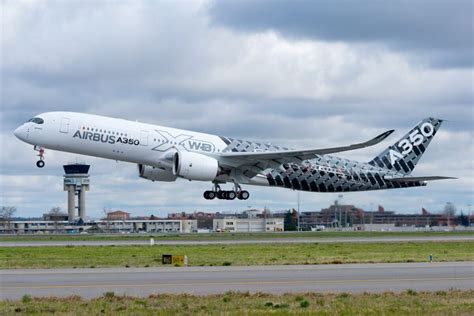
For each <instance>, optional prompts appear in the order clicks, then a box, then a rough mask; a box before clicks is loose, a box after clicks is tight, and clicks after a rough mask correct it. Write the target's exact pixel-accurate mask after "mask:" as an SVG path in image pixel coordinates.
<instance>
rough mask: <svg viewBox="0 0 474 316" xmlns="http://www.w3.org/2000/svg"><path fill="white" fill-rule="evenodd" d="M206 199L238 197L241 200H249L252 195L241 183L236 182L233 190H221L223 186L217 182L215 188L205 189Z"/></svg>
mask: <svg viewBox="0 0 474 316" xmlns="http://www.w3.org/2000/svg"><path fill="white" fill-rule="evenodd" d="M203 196H204V198H205V199H206V200H214V199H215V198H218V199H219V200H235V199H236V198H237V199H239V200H247V199H248V198H249V197H250V194H249V192H248V191H245V190H242V188H241V187H240V185H238V184H236V183H235V184H234V190H233V191H224V190H221V187H220V186H219V185H218V184H217V183H215V184H214V188H213V189H212V190H211V191H205V192H204V194H203Z"/></svg>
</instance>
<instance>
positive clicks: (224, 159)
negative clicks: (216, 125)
mask: <svg viewBox="0 0 474 316" xmlns="http://www.w3.org/2000/svg"><path fill="white" fill-rule="evenodd" d="M392 133H393V130H390V131H387V132H385V133H382V134H380V135H378V136H377V137H375V138H373V139H371V140H369V141H366V142H363V143H357V144H352V145H349V146H343V147H332V148H321V149H306V150H282V151H266V152H224V153H220V154H219V155H216V158H217V159H218V160H219V162H220V163H221V164H223V165H226V166H229V167H234V168H239V167H242V166H248V167H250V168H246V169H247V170H250V169H253V170H254V172H253V173H258V172H260V171H263V170H264V169H266V168H268V167H275V166H280V165H281V164H283V163H288V162H302V161H304V160H308V159H313V158H315V155H326V154H332V153H338V152H342V151H348V150H354V149H360V148H364V147H368V146H373V145H375V144H378V143H380V142H381V141H383V140H384V139H385V138H387V137H388V136H389V135H390V134H392Z"/></svg>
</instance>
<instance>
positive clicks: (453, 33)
mask: <svg viewBox="0 0 474 316" xmlns="http://www.w3.org/2000/svg"><path fill="white" fill-rule="evenodd" d="M472 12H473V4H472V1H469V0H456V1H449V2H447V1H442V0H435V1H433V0H417V1H408V0H398V1H392V2H390V3H385V2H379V1H370V0H366V1H357V2H356V1H340V2H338V3H337V4H335V3H334V2H333V1H330V0H319V1H297V2H294V1H272V2H270V1H254V0H243V1H236V0H233V1H222V2H220V1H215V2H213V4H212V5H211V8H210V16H211V18H212V21H213V22H214V23H216V24H218V25H224V26H227V27H230V28H232V29H235V30H239V31H244V32H249V33H253V32H265V31H267V30H275V31H277V32H279V33H281V34H283V35H284V36H288V37H290V38H309V39H315V40H323V41H329V42H351V43H376V44H378V43H381V44H384V45H387V46H388V47H390V48H395V49H399V50H402V51H404V50H406V51H411V52H413V53H414V54H417V53H420V52H422V53H423V56H428V57H429V59H430V61H431V64H433V65H436V66H440V67H468V68H470V67H472V55H473V38H472V28H473V19H472Z"/></svg>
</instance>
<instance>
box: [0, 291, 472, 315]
mask: <svg viewBox="0 0 474 316" xmlns="http://www.w3.org/2000/svg"><path fill="white" fill-rule="evenodd" d="M23 301H24V302H22V301H1V302H0V312H1V313H2V314H5V315H18V314H26V315H52V314H53V315H99V314H104V315H266V314H272V315H309V314H318V315H472V314H473V313H474V290H470V291H458V290H451V291H448V292H445V291H438V292H420V293H417V292H415V291H406V292H404V293H398V294H396V293H391V292H387V293H382V294H370V293H364V294H349V293H339V294H320V293H305V294H284V295H270V294H264V293H255V294H250V293H236V292H228V293H225V294H220V295H208V296H194V295H186V294H182V295H167V294H160V295H150V296H149V297H147V298H137V297H125V296H115V295H114V294H113V293H112V292H111V293H106V294H104V296H103V297H100V298H96V299H92V300H83V299H82V298H81V297H78V296H72V297H68V298H54V297H51V298H32V299H31V298H27V299H24V300H23Z"/></svg>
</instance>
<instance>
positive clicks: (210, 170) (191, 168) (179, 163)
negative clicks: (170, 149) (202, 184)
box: [173, 151, 219, 181]
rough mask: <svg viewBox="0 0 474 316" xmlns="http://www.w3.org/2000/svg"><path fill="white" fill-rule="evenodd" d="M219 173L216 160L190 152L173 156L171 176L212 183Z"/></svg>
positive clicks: (180, 152)
mask: <svg viewBox="0 0 474 316" xmlns="http://www.w3.org/2000/svg"><path fill="white" fill-rule="evenodd" d="M218 173H219V163H218V162H217V160H216V159H214V158H212V157H208V156H205V155H201V154H198V153H195V152H190V151H178V152H176V153H175V155H174V162H173V174H174V175H175V176H180V177H183V178H185V179H188V180H197V181H212V180H214V179H215V178H216V176H217V175H218Z"/></svg>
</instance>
